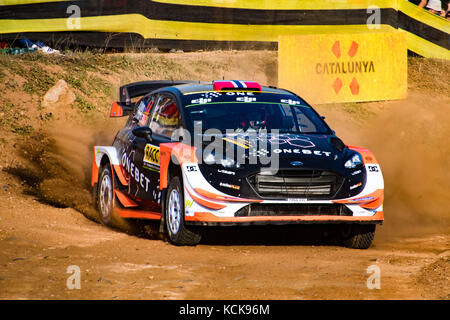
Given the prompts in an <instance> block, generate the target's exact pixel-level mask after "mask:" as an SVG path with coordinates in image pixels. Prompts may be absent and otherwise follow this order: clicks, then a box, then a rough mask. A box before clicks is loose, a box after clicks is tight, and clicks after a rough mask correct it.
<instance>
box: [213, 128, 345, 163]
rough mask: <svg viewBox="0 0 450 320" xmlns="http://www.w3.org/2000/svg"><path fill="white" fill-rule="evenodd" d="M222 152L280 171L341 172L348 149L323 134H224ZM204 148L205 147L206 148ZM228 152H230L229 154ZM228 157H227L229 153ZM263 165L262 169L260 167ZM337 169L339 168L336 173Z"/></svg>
mask: <svg viewBox="0 0 450 320" xmlns="http://www.w3.org/2000/svg"><path fill="white" fill-rule="evenodd" d="M219 140H222V141H223V142H224V144H223V147H224V149H223V150H224V151H223V153H224V154H225V152H226V151H225V150H227V149H228V150H229V148H232V149H233V152H234V154H235V155H236V154H237V159H241V160H240V161H242V159H245V163H252V162H251V160H253V161H258V162H259V163H260V164H259V165H258V167H265V166H268V165H264V162H267V161H269V160H274V159H277V161H278V164H279V165H278V167H279V168H295V167H297V168H299V169H300V168H321V169H330V170H333V171H341V170H342V169H343V163H344V159H346V158H347V157H348V152H349V151H348V148H347V147H346V146H345V145H344V143H343V142H342V141H341V140H340V139H339V138H337V137H336V136H335V135H326V134H294V133H289V134H270V133H268V134H253V135H252V134H244V133H238V134H223V135H222V136H220V139H219ZM205 145H207V143H206V144H205ZM228 152H229V151H228ZM228 154H230V153H228ZM261 164H262V165H261ZM339 168H342V169H341V170H339Z"/></svg>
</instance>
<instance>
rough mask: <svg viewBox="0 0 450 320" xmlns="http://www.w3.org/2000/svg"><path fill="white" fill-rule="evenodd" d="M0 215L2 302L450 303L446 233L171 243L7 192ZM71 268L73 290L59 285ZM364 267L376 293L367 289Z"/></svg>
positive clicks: (291, 234)
mask: <svg viewBox="0 0 450 320" xmlns="http://www.w3.org/2000/svg"><path fill="white" fill-rule="evenodd" d="M0 213H1V215H0V216H1V220H0V226H1V229H0V230H1V238H0V252H1V256H0V298H1V299H450V296H449V278H448V277H449V271H450V270H449V268H450V263H449V262H450V250H449V247H450V236H449V235H448V234H446V235H444V234H441V235H428V236H421V237H408V238H399V239H396V238H392V239H383V237H382V233H383V227H380V228H379V230H378V231H379V233H380V234H381V237H377V238H376V240H375V243H374V245H373V246H372V248H370V249H369V250H352V249H346V248H342V247H337V246H330V245H320V244H319V245H314V244H316V243H315V242H314V240H313V238H311V237H302V236H299V235H298V233H297V232H295V231H294V230H292V229H291V228H282V229H280V230H276V232H266V231H267V230H265V231H264V230H258V231H256V230H253V232H252V230H248V229H244V230H233V232H232V233H231V235H230V234H228V233H224V232H220V233H219V234H218V235H217V234H215V233H211V232H210V233H208V234H207V239H205V241H204V243H203V244H201V245H198V246H196V247H175V246H172V245H170V244H168V243H167V242H164V241H161V240H158V239H151V237H147V238H139V237H137V236H133V235H128V234H126V233H124V232H122V231H115V230H111V229H108V228H106V227H103V226H102V225H100V224H98V223H96V222H93V221H91V220H88V219H86V217H84V216H83V215H82V214H80V213H79V212H78V211H75V210H74V209H71V208H66V209H61V208H54V207H51V206H49V205H46V204H42V203H39V202H37V201H36V200H33V197H30V196H25V197H23V196H16V195H14V194H12V193H10V192H9V191H8V190H1V196H0ZM239 231H241V233H246V235H245V236H241V237H238V235H239ZM242 231H245V232H242ZM249 232H250V234H249ZM318 235H319V236H320V234H318ZM71 265H76V266H79V268H80V271H81V288H80V289H79V290H78V289H73V290H69V289H68V288H67V286H66V281H67V278H68V277H69V276H70V275H71V274H68V273H66V272H67V268H68V267H69V266H71ZM371 265H377V266H379V267H380V270H381V289H379V290H377V289H373V290H369V289H368V288H367V286H366V281H367V278H368V277H369V276H370V274H369V273H367V268H368V267H369V266H371Z"/></svg>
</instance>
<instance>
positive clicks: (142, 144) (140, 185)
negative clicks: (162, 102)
mask: <svg viewBox="0 0 450 320" xmlns="http://www.w3.org/2000/svg"><path fill="white" fill-rule="evenodd" d="M156 99H157V96H156V95H149V96H146V97H144V98H142V99H141V100H140V101H139V102H138V105H137V107H136V113H135V114H134V116H133V124H132V125H131V126H130V130H129V132H128V137H129V141H128V144H127V150H126V155H127V156H126V161H125V163H124V167H125V169H126V171H127V173H128V175H129V176H128V178H129V183H128V193H129V194H131V195H133V196H135V197H137V198H140V199H142V200H147V201H150V202H152V201H153V198H152V197H151V190H152V189H151V186H152V181H151V180H150V176H149V173H148V172H147V171H146V170H145V168H144V153H145V148H146V145H147V143H148V141H147V139H146V138H143V137H138V136H136V135H135V134H133V130H134V129H137V128H139V127H146V126H148V123H149V118H150V115H151V113H152V111H153V109H154V106H155V102H156Z"/></svg>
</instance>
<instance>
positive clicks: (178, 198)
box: [164, 176, 201, 246]
mask: <svg viewBox="0 0 450 320" xmlns="http://www.w3.org/2000/svg"><path fill="white" fill-rule="evenodd" d="M164 211H165V212H164V215H165V219H164V220H165V223H166V229H167V233H168V236H169V240H170V242H171V243H173V244H175V245H181V246H183V245H184V246H186V245H188V246H193V245H196V244H198V243H199V242H200V240H201V234H200V232H199V231H198V230H194V229H190V228H187V227H186V226H185V224H184V196H183V184H182V181H181V179H180V177H178V176H175V177H173V178H172V180H171V181H170V184H169V187H168V189H167V196H166V203H165V206H164Z"/></svg>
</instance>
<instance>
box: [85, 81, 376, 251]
mask: <svg viewBox="0 0 450 320" xmlns="http://www.w3.org/2000/svg"><path fill="white" fill-rule="evenodd" d="M110 116H111V117H124V116H128V120H127V122H126V124H125V126H124V127H123V128H122V129H121V130H120V131H119V132H118V133H117V134H116V136H115V138H114V141H113V143H112V145H111V146H95V147H94V156H93V162H92V187H93V195H94V198H95V202H96V204H97V207H98V211H99V217H100V220H101V221H102V223H104V224H105V225H112V224H114V220H115V219H121V218H125V219H127V218H134V219H151V220H158V221H160V225H161V227H160V230H161V231H163V232H167V235H168V238H169V240H170V242H172V243H173V244H176V245H195V244H197V243H199V241H200V240H201V234H202V230H203V229H204V228H205V227H208V226H232V225H234V226H236V225H261V224H266V225H267V224H326V225H328V224H337V225H338V226H340V227H341V228H342V240H343V243H344V244H345V245H346V246H348V247H352V248H368V247H369V246H370V245H371V243H372V240H373V237H374V233H375V226H376V225H377V224H382V222H383V220H384V215H383V199H384V182H383V176H382V173H381V168H380V165H379V164H378V162H377V160H376V158H375V156H374V155H373V154H372V152H370V151H369V150H368V149H365V148H360V147H355V146H347V145H345V144H344V143H343V142H342V140H340V139H339V138H338V137H337V136H336V135H335V132H334V131H333V130H332V129H330V127H329V126H328V125H327V123H326V122H325V120H324V117H321V116H320V115H319V114H318V113H317V112H316V111H315V110H314V109H313V108H312V107H311V106H310V105H309V104H308V103H307V102H306V101H304V100H303V99H302V98H300V97H299V96H298V95H296V94H294V93H292V92H290V91H287V90H283V89H278V88H274V87H264V86H261V85H260V84H259V83H257V82H252V81H225V80H222V81H213V82H209V83H207V82H194V81H144V82H136V83H131V84H128V85H125V86H122V87H121V88H120V100H119V101H116V102H114V103H113V105H112V108H111V113H110ZM263 160H264V161H263Z"/></svg>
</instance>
